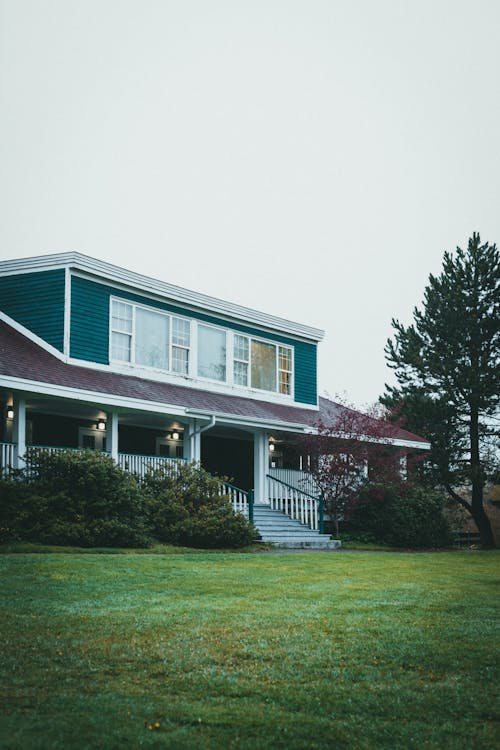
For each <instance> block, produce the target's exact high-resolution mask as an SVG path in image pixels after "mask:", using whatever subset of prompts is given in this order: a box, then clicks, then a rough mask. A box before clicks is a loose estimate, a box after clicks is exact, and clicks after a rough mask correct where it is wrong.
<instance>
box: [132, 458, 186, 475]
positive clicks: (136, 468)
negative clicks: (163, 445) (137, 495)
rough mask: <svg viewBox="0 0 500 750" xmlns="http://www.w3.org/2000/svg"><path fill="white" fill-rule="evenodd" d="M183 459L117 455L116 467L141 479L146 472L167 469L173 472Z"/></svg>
mask: <svg viewBox="0 0 500 750" xmlns="http://www.w3.org/2000/svg"><path fill="white" fill-rule="evenodd" d="M185 460H186V459H185V458H169V457H168V456H146V455H142V454H140V453H119V454H118V466H121V468H122V469H124V470H125V471H129V472H130V473H131V474H136V475H137V476H138V477H140V478H141V479H142V478H143V477H144V476H145V475H146V474H147V472H148V471H154V470H155V469H165V468H167V467H168V468H169V469H172V470H173V471H175V470H176V469H177V467H178V466H179V465H180V463H181V462H183V461H185Z"/></svg>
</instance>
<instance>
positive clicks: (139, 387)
mask: <svg viewBox="0 0 500 750" xmlns="http://www.w3.org/2000/svg"><path fill="white" fill-rule="evenodd" d="M2 376H4V377H6V378H16V379H17V378H19V379H21V380H22V381H24V382H23V384H22V385H23V387H24V388H25V389H26V390H28V391H29V390H30V383H32V384H35V383H45V384H49V385H54V386H63V387H65V388H69V389H73V390H81V391H87V392H89V391H90V392H93V393H96V394H99V395H100V396H102V397H103V398H104V399H105V397H106V396H118V397H123V398H126V399H132V400H136V401H137V407H136V408H138V409H140V408H141V402H142V403H144V402H152V403H156V404H159V403H161V404H164V405H165V406H172V407H182V408H185V409H189V410H192V411H199V412H203V413H210V414H214V415H218V416H222V415H226V416H227V417H233V418H242V419H245V418H246V419H250V420H252V421H256V420H261V421H262V422H263V423H264V424H266V423H267V424H278V423H279V424H282V425H283V426H286V425H289V426H290V427H291V428H292V427H294V426H297V427H298V426H301V427H302V428H304V429H305V428H307V427H314V426H316V425H317V424H318V421H319V420H321V421H323V422H328V421H331V420H332V419H333V418H335V417H336V416H338V414H339V410H342V409H345V407H344V406H342V405H340V404H336V403H335V402H333V401H331V400H329V399H326V398H320V399H319V411H316V410H313V409H306V408H300V407H296V406H288V405H286V404H279V403H274V402H270V401H263V400H260V399H253V398H245V397H243V396H233V395H228V394H222V393H214V392H211V391H205V390H201V389H198V388H191V387H186V386H182V385H176V384H172V383H164V382H159V381H157V380H149V379H146V378H140V377H136V376H133V375H125V374H120V373H115V372H111V371H107V370H101V369H94V368H91V367H81V366H79V365H74V364H67V363H66V362H64V361H62V360H61V359H59V358H58V357H57V356H55V355H54V354H52V353H51V352H49V351H47V350H46V349H44V348H43V347H42V346H39V345H38V344H37V343H35V341H32V340H31V339H30V338H28V337H27V336H25V335H23V334H22V333H20V332H19V331H17V330H16V329H14V328H12V327H11V326H10V325H9V324H8V323H7V322H4V321H1V320H0V377H2ZM4 382H5V381H4ZM387 436H388V437H389V438H392V439H395V440H403V441H409V442H413V443H415V442H416V443H422V447H425V446H426V443H427V441H426V440H425V439H424V438H422V437H419V436H418V435H414V434H413V433H411V432H408V431H406V430H402V429H401V428H399V427H395V426H394V427H391V428H390V430H389V432H388V433H387Z"/></svg>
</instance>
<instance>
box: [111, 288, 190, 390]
mask: <svg viewBox="0 0 500 750" xmlns="http://www.w3.org/2000/svg"><path fill="white" fill-rule="evenodd" d="M189 345H190V323H189V320H185V319H184V318H176V317H173V316H171V315H167V314H165V313H162V312H156V311H155V310H148V309H147V308H145V307H139V306H138V305H131V304H128V303H126V302H120V301H118V300H113V301H112V303H111V359H114V360H118V361H119V362H132V363H136V364H138V365H145V366H146V367H155V368H158V369H160V370H172V371H173V372H178V373H181V374H186V375H187V374H188V372H189Z"/></svg>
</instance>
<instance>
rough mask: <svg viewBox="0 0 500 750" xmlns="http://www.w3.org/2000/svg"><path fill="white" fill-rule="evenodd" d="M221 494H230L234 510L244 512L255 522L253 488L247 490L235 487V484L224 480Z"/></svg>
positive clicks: (251, 521)
mask: <svg viewBox="0 0 500 750" xmlns="http://www.w3.org/2000/svg"><path fill="white" fill-rule="evenodd" d="M220 494H221V495H228V497H229V500H230V501H231V505H232V506H233V510H234V511H235V512H236V513H242V514H243V515H244V516H246V517H247V518H248V520H249V521H250V523H253V490H251V491H250V492H247V491H246V490H242V489H241V488H240V487H235V486H234V484H229V482H224V483H223V485H222V487H221V491H220Z"/></svg>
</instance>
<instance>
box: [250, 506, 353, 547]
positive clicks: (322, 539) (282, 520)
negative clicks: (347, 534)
mask: <svg viewBox="0 0 500 750" xmlns="http://www.w3.org/2000/svg"><path fill="white" fill-rule="evenodd" d="M253 518H254V524H255V526H256V527H257V529H258V530H259V534H260V535H261V537H262V541H263V542H272V543H273V544H275V545H276V546H277V547H285V548H287V549H338V548H339V547H340V541H339V540H338V539H330V537H329V535H328V534H320V533H319V532H318V531H312V530H311V529H310V528H308V527H307V526H304V525H303V524H301V523H299V521H294V520H293V519H292V518H290V517H289V516H287V515H285V514H284V513H282V512H280V511H279V510H272V509H271V508H270V506H269V505H255V506H254V512H253Z"/></svg>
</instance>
